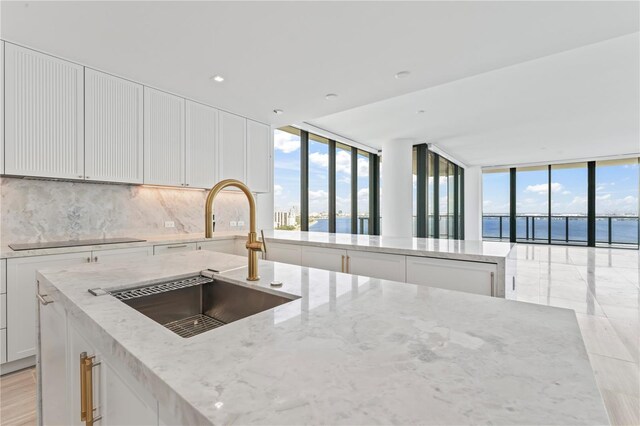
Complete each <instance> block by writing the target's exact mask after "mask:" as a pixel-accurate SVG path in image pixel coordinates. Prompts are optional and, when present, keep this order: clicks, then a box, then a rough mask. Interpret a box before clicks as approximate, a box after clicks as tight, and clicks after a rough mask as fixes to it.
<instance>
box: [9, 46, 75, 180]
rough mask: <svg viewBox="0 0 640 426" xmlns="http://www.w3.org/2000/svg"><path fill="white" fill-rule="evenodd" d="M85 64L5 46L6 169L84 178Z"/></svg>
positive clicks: (14, 171)
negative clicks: (83, 65) (81, 64)
mask: <svg viewBox="0 0 640 426" xmlns="http://www.w3.org/2000/svg"><path fill="white" fill-rule="evenodd" d="M83 85H84V82H83V67H82V66H80V65H76V64H73V63H70V62H67V61H63V60H60V59H57V58H54V57H51V56H48V55H44V54H41V53H38V52H35V51H33V50H30V49H24V48H22V47H18V46H15V45H13V44H10V43H6V45H5V173H7V174H13V175H25V176H46V177H53V178H67V179H82V178H84V119H83V115H84V106H83V101H84V92H83Z"/></svg>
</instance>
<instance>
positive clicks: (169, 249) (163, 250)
mask: <svg viewBox="0 0 640 426" xmlns="http://www.w3.org/2000/svg"><path fill="white" fill-rule="evenodd" d="M195 249H196V243H178V244H163V245H160V246H153V254H154V255H159V254H170V253H180V252H181V251H193V250H195Z"/></svg>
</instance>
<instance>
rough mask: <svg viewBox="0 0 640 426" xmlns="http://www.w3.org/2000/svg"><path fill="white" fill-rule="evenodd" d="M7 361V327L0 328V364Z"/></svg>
mask: <svg viewBox="0 0 640 426" xmlns="http://www.w3.org/2000/svg"><path fill="white" fill-rule="evenodd" d="M5 362H7V329H5V328H3V329H2V330H0V364H4V363H5Z"/></svg>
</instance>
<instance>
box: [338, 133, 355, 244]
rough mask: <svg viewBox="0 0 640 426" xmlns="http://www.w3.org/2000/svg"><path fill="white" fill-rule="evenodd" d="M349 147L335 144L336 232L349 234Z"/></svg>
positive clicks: (350, 171)
mask: <svg viewBox="0 0 640 426" xmlns="http://www.w3.org/2000/svg"><path fill="white" fill-rule="evenodd" d="M351 173H352V170H351V147H350V146H348V145H344V144H341V143H338V144H336V232H338V233H343V234H350V233H351V214H352V212H351Z"/></svg>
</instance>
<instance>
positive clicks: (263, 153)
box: [247, 120, 273, 192]
mask: <svg viewBox="0 0 640 426" xmlns="http://www.w3.org/2000/svg"><path fill="white" fill-rule="evenodd" d="M272 155H273V149H272V148H271V128H270V127H269V126H267V125H266V124H262V123H258V122H257V121H253V120H247V185H249V188H251V190H252V191H253V192H269V191H271V188H272V187H273V186H272V185H271V168H272V167H271V156H272Z"/></svg>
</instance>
